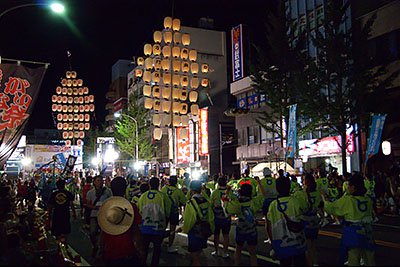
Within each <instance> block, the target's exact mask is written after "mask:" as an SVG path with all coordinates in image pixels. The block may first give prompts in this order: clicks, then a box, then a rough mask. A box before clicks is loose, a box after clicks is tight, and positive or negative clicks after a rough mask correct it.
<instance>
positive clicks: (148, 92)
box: [143, 84, 151, 96]
mask: <svg viewBox="0 0 400 267" xmlns="http://www.w3.org/2000/svg"><path fill="white" fill-rule="evenodd" d="M143 95H144V96H151V86H150V85H147V84H146V85H144V86H143Z"/></svg>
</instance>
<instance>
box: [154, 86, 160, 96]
mask: <svg viewBox="0 0 400 267" xmlns="http://www.w3.org/2000/svg"><path fill="white" fill-rule="evenodd" d="M153 96H154V97H157V98H160V87H159V86H153Z"/></svg>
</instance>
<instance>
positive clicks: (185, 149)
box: [176, 127, 190, 164]
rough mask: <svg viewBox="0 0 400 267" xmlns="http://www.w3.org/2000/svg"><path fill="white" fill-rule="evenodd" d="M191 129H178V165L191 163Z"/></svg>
mask: <svg viewBox="0 0 400 267" xmlns="http://www.w3.org/2000/svg"><path fill="white" fill-rule="evenodd" d="M188 131H189V127H179V128H177V129H176V151H177V159H176V161H177V163H178V164H179V163H189V161H190V140H189V136H188V134H189V133H188Z"/></svg>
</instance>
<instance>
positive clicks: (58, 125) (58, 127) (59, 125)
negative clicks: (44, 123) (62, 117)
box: [57, 122, 63, 130]
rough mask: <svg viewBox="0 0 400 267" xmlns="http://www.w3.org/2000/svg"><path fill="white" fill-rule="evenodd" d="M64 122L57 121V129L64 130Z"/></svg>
mask: <svg viewBox="0 0 400 267" xmlns="http://www.w3.org/2000/svg"><path fill="white" fill-rule="evenodd" d="M62 128H63V124H62V122H59V123H57V130H62Z"/></svg>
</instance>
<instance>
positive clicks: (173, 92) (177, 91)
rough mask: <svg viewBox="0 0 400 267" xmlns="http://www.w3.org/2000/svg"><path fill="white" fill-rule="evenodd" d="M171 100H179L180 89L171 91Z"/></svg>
mask: <svg viewBox="0 0 400 267" xmlns="http://www.w3.org/2000/svg"><path fill="white" fill-rule="evenodd" d="M172 98H173V99H180V98H181V89H179V88H173V89H172Z"/></svg>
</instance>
